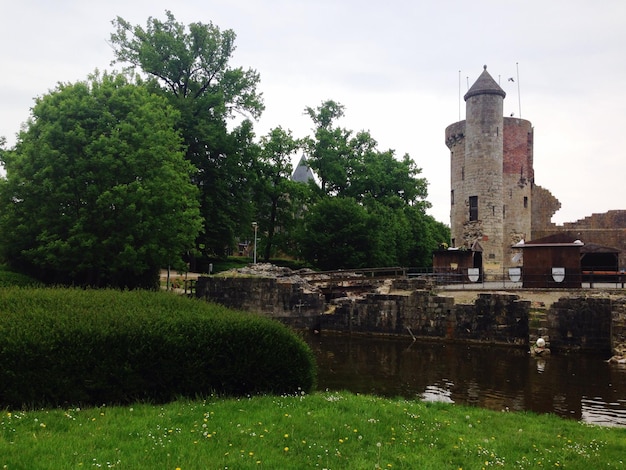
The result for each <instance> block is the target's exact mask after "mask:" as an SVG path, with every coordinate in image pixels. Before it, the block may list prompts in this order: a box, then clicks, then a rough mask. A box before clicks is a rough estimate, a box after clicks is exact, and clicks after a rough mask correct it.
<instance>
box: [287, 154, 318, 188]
mask: <svg viewBox="0 0 626 470" xmlns="http://www.w3.org/2000/svg"><path fill="white" fill-rule="evenodd" d="M291 179H292V181H297V182H298V183H306V182H307V181H309V180H313V181H315V176H314V175H313V171H312V170H311V167H310V166H309V164H308V163H307V161H306V158H305V157H304V155H302V158H300V162H299V163H298V166H297V167H296V170H295V171H294V172H293V175H291Z"/></svg>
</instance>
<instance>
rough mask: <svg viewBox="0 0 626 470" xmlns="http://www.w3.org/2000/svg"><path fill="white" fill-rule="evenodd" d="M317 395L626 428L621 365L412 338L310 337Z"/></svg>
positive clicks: (590, 358) (585, 357) (603, 359)
mask: <svg viewBox="0 0 626 470" xmlns="http://www.w3.org/2000/svg"><path fill="white" fill-rule="evenodd" d="M304 339H305V340H306V341H307V343H308V344H309V345H310V346H311V348H312V349H313V351H314V353H315V355H316V358H317V364H318V369H319V370H318V389H319V390H326V389H328V390H348V391H351V392H354V393H367V394H375V395H380V396H385V397H399V396H401V397H405V398H409V399H420V400H433V401H434V400H436V401H444V402H449V403H458V404H465V405H472V406H480V407H484V408H488V409H492V410H497V411H502V410H505V411H506V410H510V411H523V410H527V411H532V412H535V413H553V414H556V415H558V416H561V417H564V418H570V419H575V420H579V421H583V422H587V423H593V424H598V425H604V426H625V427H626V366H624V365H618V364H609V363H607V362H606V359H607V357H604V356H594V355H591V356H590V355H584V354H563V355H557V354H553V355H551V356H548V357H545V358H543V357H542V358H535V357H531V356H530V354H529V353H528V351H526V350H524V349H517V348H507V347H496V346H473V345H472V346H468V345H461V344H447V343H442V342H422V341H416V342H413V341H412V340H411V339H410V338H409V339H405V338H403V339H399V338H398V339H388V338H372V337H362V336H347V335H333V334H328V333H322V334H317V335H316V334H313V333H310V334H307V335H305V338H304Z"/></svg>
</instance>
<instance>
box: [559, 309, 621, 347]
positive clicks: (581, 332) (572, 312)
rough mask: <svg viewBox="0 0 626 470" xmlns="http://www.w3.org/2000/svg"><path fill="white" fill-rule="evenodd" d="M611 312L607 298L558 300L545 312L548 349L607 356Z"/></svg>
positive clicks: (609, 344) (610, 345) (611, 342)
mask: <svg viewBox="0 0 626 470" xmlns="http://www.w3.org/2000/svg"><path fill="white" fill-rule="evenodd" d="M612 310H613V302H612V301H611V299H610V298H608V297H597V298H594V297H570V298H562V299H559V300H558V301H557V302H555V303H554V304H552V307H551V308H550V310H549V311H548V330H549V335H550V348H551V349H553V350H556V351H558V350H568V351H572V350H580V351H593V352H603V353H607V354H610V353H611V350H612V344H613V340H612V337H611V325H612V321H613V312H612Z"/></svg>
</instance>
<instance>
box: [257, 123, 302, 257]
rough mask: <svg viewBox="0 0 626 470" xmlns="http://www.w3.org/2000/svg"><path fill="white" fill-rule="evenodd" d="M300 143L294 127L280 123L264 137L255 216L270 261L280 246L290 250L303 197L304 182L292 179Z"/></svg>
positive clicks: (259, 163)
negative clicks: (294, 160) (300, 195)
mask: <svg viewBox="0 0 626 470" xmlns="http://www.w3.org/2000/svg"><path fill="white" fill-rule="evenodd" d="M301 145H302V144H301V142H300V141H299V140H298V139H295V138H294V137H293V135H292V133H291V131H289V130H284V129H283V128H281V127H277V128H274V129H272V130H271V131H270V132H269V133H268V134H267V136H264V137H262V138H261V143H260V153H259V158H258V162H257V171H258V180H257V181H258V183H257V185H256V194H255V198H254V199H255V201H256V204H257V214H256V219H257V221H258V223H259V228H260V229H261V232H262V233H264V234H265V235H264V239H263V243H262V245H263V247H264V255H263V258H264V260H265V261H269V259H270V257H271V256H272V255H273V254H274V253H275V252H276V250H277V249H280V250H281V251H282V252H283V253H287V252H289V251H290V249H289V245H290V244H291V238H292V236H293V234H292V231H293V229H294V225H295V222H296V220H295V217H296V211H297V208H298V204H299V203H300V201H301V198H300V197H298V194H299V192H300V190H301V189H302V188H300V186H301V184H299V183H296V182H294V181H292V180H291V174H292V172H293V166H292V164H291V157H292V156H293V155H294V153H295V152H296V151H297V150H298V149H299V148H300V147H301Z"/></svg>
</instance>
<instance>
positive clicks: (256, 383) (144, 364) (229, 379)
mask: <svg viewBox="0 0 626 470" xmlns="http://www.w3.org/2000/svg"><path fill="white" fill-rule="evenodd" d="M315 376H316V371H315V360H314V356H313V353H312V352H311V350H310V348H309V347H308V346H307V345H306V343H305V342H304V341H303V340H302V339H300V338H298V337H297V336H296V335H295V334H294V333H293V332H291V331H290V330H288V329H287V328H286V327H285V326H283V325H281V324H280V323H277V322H275V321H272V320H270V319H267V318H263V317H259V316H257V315H252V314H245V313H239V312H233V311H231V310H228V309H226V308H223V307H221V306H217V305H211V304H208V303H205V302H201V301H197V300H192V299H187V298H183V297H179V296H176V295H173V294H171V293H165V292H145V291H132V292H120V291H113V290H79V289H26V288H8V289H0V408H1V407H36V406H58V405H64V406H65V405H72V404H73V405H78V404H94V405H100V404H124V403H131V402H134V401H139V400H149V401H157V402H165V401H169V400H172V399H175V398H177V397H180V396H188V397H197V396H206V395H208V394H211V393H217V394H224V395H247V394H261V393H272V394H283V393H287V394H291V393H298V392H301V391H302V392H309V391H311V390H312V389H313V388H314V386H315Z"/></svg>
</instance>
